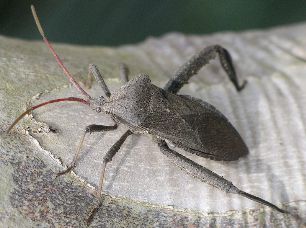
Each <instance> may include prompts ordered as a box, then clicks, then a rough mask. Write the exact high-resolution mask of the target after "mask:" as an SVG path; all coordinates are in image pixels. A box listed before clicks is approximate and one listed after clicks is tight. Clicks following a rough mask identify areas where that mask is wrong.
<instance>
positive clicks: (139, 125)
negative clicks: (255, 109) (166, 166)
mask: <svg viewBox="0 0 306 228" xmlns="http://www.w3.org/2000/svg"><path fill="white" fill-rule="evenodd" d="M103 109H104V111H106V112H107V113H111V114H113V115H114V117H115V118H116V119H118V120H119V121H120V122H122V123H124V124H127V125H128V126H129V127H130V129H131V130H132V131H133V132H135V133H147V134H152V135H154V136H157V137H159V138H161V139H166V140H168V141H170V142H171V143H172V144H174V145H176V146H178V147H180V148H182V149H184V150H187V151H189V152H191V153H194V154H197V155H199V156H202V157H206V158H211V159H214V160H227V161H230V160H237V159H238V158H239V157H241V156H243V155H246V154H247V153H248V149H247V146H246V145H245V143H244V142H243V140H242V138H241V137H240V135H239V133H238V132H237V131H236V130H235V128H234V127H233V126H232V125H231V123H230V122H229V121H228V120H227V119H226V117H225V116H224V115H223V114H222V113H221V112H220V111H218V110H217V109H216V108H215V107H213V106H212V105H210V104H208V103H206V102H204V101H201V100H199V99H195V98H193V97H190V96H183V95H176V94H173V93H170V92H167V91H165V90H163V89H161V88H159V87H157V86H155V85H153V84H152V83H151V81H150V79H149V77H148V76H146V75H140V76H138V77H136V78H134V79H133V80H131V81H129V82H128V83H127V84H125V85H124V86H122V87H121V88H120V89H119V90H118V91H116V92H113V93H112V95H111V96H110V98H109V101H108V102H107V103H105V104H104V106H103Z"/></svg>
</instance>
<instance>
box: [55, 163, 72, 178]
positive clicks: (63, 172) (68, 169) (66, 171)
mask: <svg viewBox="0 0 306 228" xmlns="http://www.w3.org/2000/svg"><path fill="white" fill-rule="evenodd" d="M74 167H75V165H72V166H69V167H68V168H67V169H65V170H64V171H62V172H59V173H57V174H56V177H59V176H61V175H64V174H66V173H69V172H70V171H71V170H72V169H73V168H74Z"/></svg>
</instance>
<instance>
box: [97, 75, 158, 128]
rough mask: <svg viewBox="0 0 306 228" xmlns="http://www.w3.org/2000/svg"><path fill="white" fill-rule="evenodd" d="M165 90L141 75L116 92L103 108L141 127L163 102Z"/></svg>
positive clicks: (134, 125)
mask: <svg viewBox="0 0 306 228" xmlns="http://www.w3.org/2000/svg"><path fill="white" fill-rule="evenodd" d="M162 92H163V90H162V89H160V88H158V87H156V86H154V85H153V84H151V81H150V79H149V77H148V76H145V75H140V76H138V77H136V78H135V79H133V80H131V81H129V82H128V83H127V84H125V85H124V86H122V87H121V88H120V89H119V90H117V91H116V92H114V93H113V94H112V96H111V97H110V100H109V102H107V103H106V104H105V105H104V107H103V109H104V111H106V112H108V113H111V114H113V115H114V116H115V117H117V118H118V119H121V120H123V121H124V122H125V123H127V124H129V125H130V126H133V127H140V126H141V124H142V123H143V122H144V121H145V120H146V118H147V117H148V115H149V114H150V113H152V112H154V111H155V109H156V108H157V107H156V106H158V102H156V101H157V100H160V102H162V100H163V94H162Z"/></svg>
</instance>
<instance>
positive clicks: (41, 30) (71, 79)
mask: <svg viewBox="0 0 306 228" xmlns="http://www.w3.org/2000/svg"><path fill="white" fill-rule="evenodd" d="M31 10H32V14H33V17H34V20H35V23H36V26H37V28H38V31H39V33H40V35H41V36H42V38H43V40H44V42H45V44H46V45H47V46H48V48H49V49H50V51H51V52H52V54H53V56H54V58H55V60H56V62H57V63H58V65H59V66H60V67H61V68H62V69H63V71H64V74H65V75H66V76H67V77H68V79H69V81H70V82H71V83H72V84H73V85H74V87H75V88H76V89H77V90H79V91H80V92H81V93H82V94H83V95H84V96H85V97H87V99H88V100H90V99H91V96H90V95H89V94H88V93H87V92H86V91H85V90H84V89H83V88H82V87H81V86H80V85H79V84H78V83H77V82H76V80H75V79H74V78H73V76H72V75H71V74H70V72H69V71H68V69H67V68H66V67H65V65H64V63H63V62H62V60H61V59H60V57H59V56H58V55H57V53H56V52H55V50H54V49H53V47H52V45H51V44H50V42H49V41H48V39H47V37H46V35H45V33H44V30H43V28H42V26H41V24H40V22H39V19H38V16H37V14H36V11H35V7H34V6H33V5H31Z"/></svg>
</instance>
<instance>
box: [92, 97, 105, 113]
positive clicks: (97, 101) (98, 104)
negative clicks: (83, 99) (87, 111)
mask: <svg viewBox="0 0 306 228" xmlns="http://www.w3.org/2000/svg"><path fill="white" fill-rule="evenodd" d="M106 102H107V101H106V99H105V97H103V96H99V97H98V98H91V99H90V102H89V106H90V107H91V108H92V109H93V110H95V111H96V112H97V113H100V112H101V111H102V110H103V109H102V107H103V105H104V104H105V103H106Z"/></svg>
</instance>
